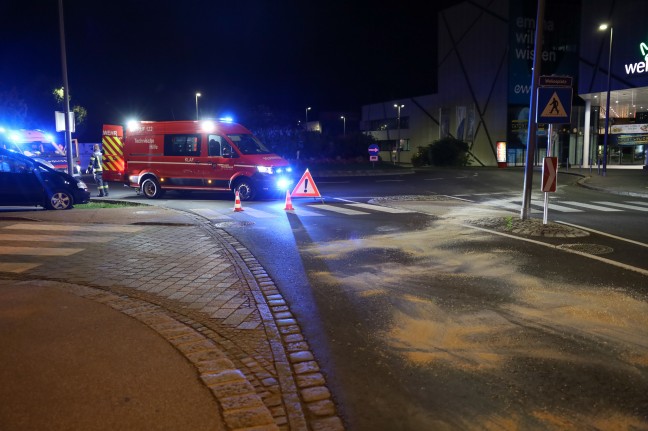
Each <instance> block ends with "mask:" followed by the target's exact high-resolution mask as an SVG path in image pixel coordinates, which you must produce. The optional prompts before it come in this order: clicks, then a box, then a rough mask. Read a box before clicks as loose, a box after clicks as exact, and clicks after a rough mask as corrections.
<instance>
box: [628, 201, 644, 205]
mask: <svg viewBox="0 0 648 431" xmlns="http://www.w3.org/2000/svg"><path fill="white" fill-rule="evenodd" d="M626 202H628V203H629V204H633V205H645V206H648V202H644V201H626Z"/></svg>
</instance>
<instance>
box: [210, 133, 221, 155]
mask: <svg viewBox="0 0 648 431" xmlns="http://www.w3.org/2000/svg"><path fill="white" fill-rule="evenodd" d="M222 141H223V138H222V137H221V136H218V135H209V145H208V153H207V154H208V155H209V156H210V157H220V156H221V142H222Z"/></svg>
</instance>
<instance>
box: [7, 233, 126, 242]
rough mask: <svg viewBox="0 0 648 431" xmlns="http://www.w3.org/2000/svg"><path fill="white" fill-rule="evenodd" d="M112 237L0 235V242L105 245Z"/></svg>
mask: <svg viewBox="0 0 648 431" xmlns="http://www.w3.org/2000/svg"><path fill="white" fill-rule="evenodd" d="M115 238H116V237H114V236H91V237H87V236H63V235H45V234H43V235H23V234H16V233H0V241H38V242H41V241H43V242H94V243H105V242H110V241H112V240H114V239H115Z"/></svg>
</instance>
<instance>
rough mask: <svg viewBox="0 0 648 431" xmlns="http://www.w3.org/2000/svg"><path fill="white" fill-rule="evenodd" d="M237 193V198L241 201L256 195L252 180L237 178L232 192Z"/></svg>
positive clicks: (248, 199)
mask: <svg viewBox="0 0 648 431" xmlns="http://www.w3.org/2000/svg"><path fill="white" fill-rule="evenodd" d="M237 191H238V193H239V199H241V200H242V201H250V200H252V199H254V197H255V196H256V187H255V186H254V184H252V181H250V180H248V179H244V180H239V181H238V182H237V183H236V185H235V186H234V189H233V192H234V193H236V192H237Z"/></svg>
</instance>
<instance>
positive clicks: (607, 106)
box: [599, 24, 614, 176]
mask: <svg viewBox="0 0 648 431" xmlns="http://www.w3.org/2000/svg"><path fill="white" fill-rule="evenodd" d="M608 27H609V29H610V48H609V50H608V76H607V100H606V101H605V135H604V137H603V176H605V175H606V172H607V149H608V134H609V129H610V78H611V76H612V75H611V73H612V34H613V32H614V28H613V27H612V26H611V25H610V26H608V24H601V25H600V26H599V30H600V31H605V30H607V29H608Z"/></svg>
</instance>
